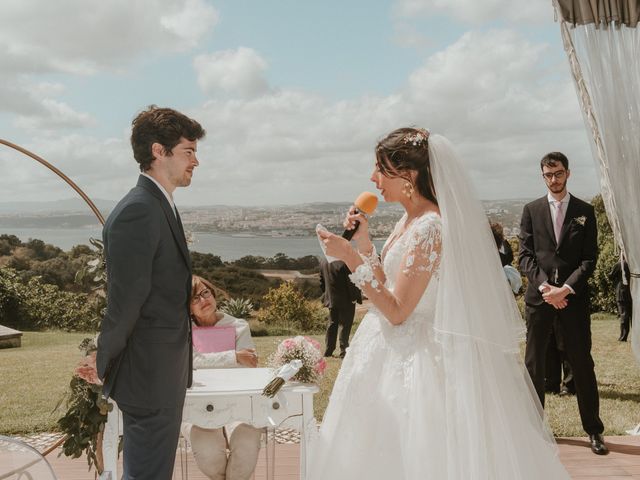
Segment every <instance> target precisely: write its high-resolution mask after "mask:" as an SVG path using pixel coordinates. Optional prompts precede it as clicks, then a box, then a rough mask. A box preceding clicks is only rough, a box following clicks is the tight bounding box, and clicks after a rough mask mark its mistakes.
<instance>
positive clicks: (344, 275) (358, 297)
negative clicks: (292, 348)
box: [320, 258, 362, 358]
mask: <svg viewBox="0 0 640 480" xmlns="http://www.w3.org/2000/svg"><path fill="white" fill-rule="evenodd" d="M350 274H351V271H350V270H349V268H347V266H346V265H345V263H344V262H342V261H340V260H335V261H333V262H331V263H329V262H327V260H326V259H325V258H322V259H321V260H320V288H321V289H322V304H323V305H324V306H325V307H327V308H328V309H329V326H328V327H327V334H326V337H325V351H324V356H325V357H330V356H331V355H332V354H333V351H334V350H335V348H336V340H337V337H338V328H340V358H344V356H345V355H346V353H347V348H348V347H349V335H350V334H351V327H352V325H353V317H354V316H355V313H356V302H357V303H362V294H361V293H360V289H359V288H358V287H356V286H355V285H354V284H353V283H352V282H351V280H349V275H350Z"/></svg>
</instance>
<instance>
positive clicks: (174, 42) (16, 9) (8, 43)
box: [0, 0, 218, 74]
mask: <svg viewBox="0 0 640 480" xmlns="http://www.w3.org/2000/svg"><path fill="white" fill-rule="evenodd" d="M217 21H218V13H217V11H216V10H215V9H214V8H213V7H212V6H210V5H209V4H207V3H206V2H205V1H204V0H134V1H130V0H110V1H107V2H78V1H76V0H57V1H55V2H50V1H44V0H3V2H2V4H1V6H0V61H2V63H3V66H5V61H6V67H5V70H4V71H5V73H6V72H8V71H14V72H17V73H32V72H42V71H52V72H67V73H75V74H88V73H93V72H96V71H98V70H103V69H110V70H114V69H116V70H117V69H118V68H119V67H120V66H121V64H122V62H127V61H129V60H131V59H133V58H135V57H137V56H139V55H142V54H150V53H152V54H155V52H163V51H170V52H175V51H184V50H185V49H189V48H192V47H193V46H194V45H195V44H196V43H197V42H198V40H200V39H201V38H203V37H204V36H205V35H206V34H207V33H208V32H209V31H210V30H211V29H212V28H213V26H214V25H215V24H216V23H217ZM8 69H11V70H8Z"/></svg>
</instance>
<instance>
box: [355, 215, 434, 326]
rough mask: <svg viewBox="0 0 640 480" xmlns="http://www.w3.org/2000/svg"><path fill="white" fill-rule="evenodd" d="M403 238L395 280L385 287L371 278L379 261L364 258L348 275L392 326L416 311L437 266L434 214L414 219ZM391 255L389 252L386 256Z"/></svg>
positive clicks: (378, 266) (392, 279)
mask: <svg viewBox="0 0 640 480" xmlns="http://www.w3.org/2000/svg"><path fill="white" fill-rule="evenodd" d="M405 235H406V236H407V239H406V240H405V242H406V243H405V249H404V254H403V257H402V261H401V263H400V265H401V268H400V269H399V271H398V272H397V274H396V276H395V277H394V278H391V279H388V282H387V285H386V286H385V285H382V284H381V283H380V282H379V281H378V279H377V278H376V276H375V275H374V269H376V268H380V262H379V260H377V259H372V257H371V256H369V257H364V256H363V257H362V258H363V261H364V263H362V264H361V265H359V266H358V267H357V268H356V270H355V271H354V272H353V273H352V274H351V275H350V278H351V281H352V282H353V283H354V284H355V285H357V286H358V287H360V288H361V289H362V290H363V291H364V292H365V294H366V295H367V297H369V298H370V299H371V300H372V301H373V303H374V304H375V305H376V307H377V308H378V310H380V312H381V313H382V314H383V315H384V316H385V317H386V318H387V320H389V322H391V323H392V324H394V325H399V324H401V323H403V322H404V321H405V320H406V319H407V318H408V317H409V315H411V313H412V312H413V311H414V310H415V308H416V306H417V305H418V302H419V301H420V298H421V297H422V295H423V294H424V291H425V290H426V288H427V286H428V285H429V281H430V280H431V277H432V275H434V273H436V272H437V271H438V265H439V263H440V246H441V237H440V220H439V218H438V217H437V215H436V214H435V213H429V214H426V215H424V216H423V217H421V218H418V219H416V221H415V224H414V225H412V226H411V227H410V229H409V231H408V232H406V233H405ZM399 241H400V240H399ZM394 253H395V252H388V255H393V254H394ZM376 258H377V257H376Z"/></svg>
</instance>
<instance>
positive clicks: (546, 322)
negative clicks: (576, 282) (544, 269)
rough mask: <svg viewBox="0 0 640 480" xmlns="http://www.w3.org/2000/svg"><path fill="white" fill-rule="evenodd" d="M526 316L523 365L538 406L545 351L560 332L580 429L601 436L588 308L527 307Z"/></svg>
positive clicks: (570, 306) (540, 396)
mask: <svg viewBox="0 0 640 480" xmlns="http://www.w3.org/2000/svg"><path fill="white" fill-rule="evenodd" d="M570 301H571V300H570ZM525 315H526V319H527V346H526V350H525V358H524V361H525V365H526V366H527V370H528V371H529V375H530V376H531V381H532V382H533V385H534V387H535V389H536V392H537V394H538V397H539V398H540V403H541V404H542V406H544V387H545V384H544V383H545V382H544V380H545V374H546V358H547V348H548V346H549V340H550V338H551V332H552V331H553V329H554V327H555V328H556V329H557V330H559V331H560V332H561V335H562V338H563V340H564V349H565V354H566V357H567V360H568V361H569V363H570V364H571V366H572V367H573V379H574V383H575V388H576V397H577V399H578V409H579V410H580V419H581V420H582V428H584V430H585V432H587V433H588V434H594V433H602V432H603V431H604V426H603V425H602V421H601V420H600V413H599V412H600V399H599V397H598V384H597V382H596V374H595V371H594V364H593V358H592V357H591V317H590V316H589V309H588V305H585V304H582V305H581V304H573V305H572V304H570V305H569V306H567V307H566V308H565V309H562V310H559V311H558V310H556V309H554V308H553V307H552V306H551V305H548V304H546V303H545V304H542V305H538V306H531V305H527V306H526V309H525Z"/></svg>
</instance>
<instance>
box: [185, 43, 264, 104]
mask: <svg viewBox="0 0 640 480" xmlns="http://www.w3.org/2000/svg"><path fill="white" fill-rule="evenodd" d="M193 65H194V68H195V70H196V73H197V75H198V85H200V88H201V89H202V90H203V91H204V92H205V93H207V94H209V95H216V94H220V93H231V94H238V95H240V96H247V97H251V96H255V95H260V94H263V93H265V92H267V91H268V90H269V85H268V83H267V80H266V79H265V77H264V73H265V71H266V70H267V66H268V65H267V62H266V61H265V60H264V59H263V58H262V57H261V56H260V55H259V54H258V53H257V52H256V51H255V50H253V49H251V48H246V47H239V48H238V49H236V50H224V51H220V52H214V53H212V54H209V55H198V56H197V57H196V58H195V59H194V61H193Z"/></svg>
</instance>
